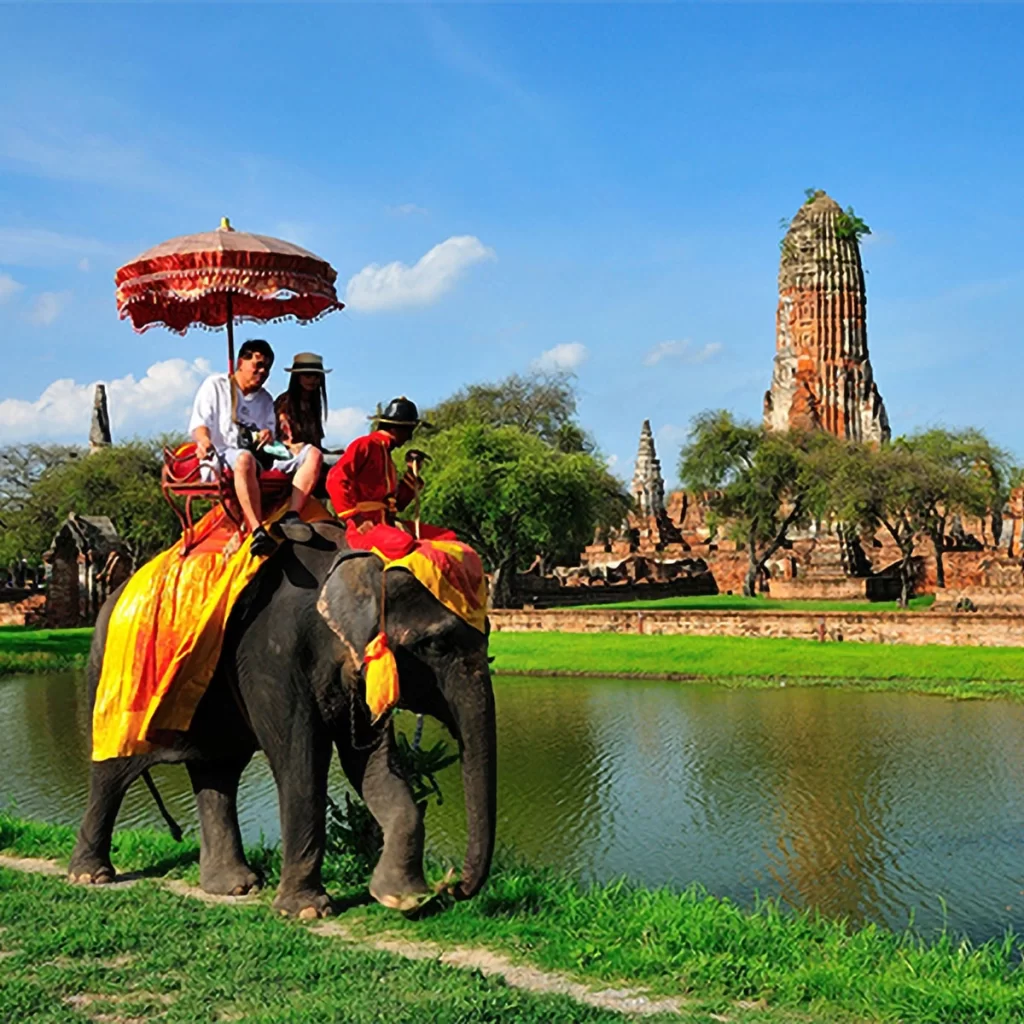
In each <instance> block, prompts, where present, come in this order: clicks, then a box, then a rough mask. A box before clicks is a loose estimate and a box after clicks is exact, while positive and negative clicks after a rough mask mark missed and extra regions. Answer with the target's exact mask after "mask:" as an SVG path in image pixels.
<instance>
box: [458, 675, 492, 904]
mask: <svg viewBox="0 0 1024 1024" xmlns="http://www.w3.org/2000/svg"><path fill="white" fill-rule="evenodd" d="M456 692H457V694H458V696H457V697H456V698H455V699H454V700H453V701H452V702H451V708H452V711H453V712H454V713H455V720H456V724H457V726H458V730H459V736H460V739H461V742H462V782H463V789H464V790H465V795H466V835H467V839H466V859H465V861H464V863H463V866H462V880H461V881H460V882H459V884H458V886H457V887H456V889H455V896H456V898H457V899H469V898H470V897H471V896H475V895H476V894H477V892H479V891H480V887H481V886H482V885H483V884H484V882H486V881H487V874H488V872H489V871H490V868H491V857H492V856H493V855H494V832H495V821H496V817H497V788H498V771H497V740H496V733H495V727H494V691H493V690H492V688H491V676H490V672H489V671H488V670H487V668H486V666H485V667H484V668H483V669H482V670H480V671H477V672H474V673H473V675H472V677H471V679H470V685H469V686H460V687H458V689H457V691H456Z"/></svg>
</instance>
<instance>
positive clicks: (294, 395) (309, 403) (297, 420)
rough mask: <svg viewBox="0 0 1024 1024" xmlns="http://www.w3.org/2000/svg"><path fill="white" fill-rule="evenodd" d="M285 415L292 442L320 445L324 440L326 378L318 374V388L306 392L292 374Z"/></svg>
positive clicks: (297, 377)
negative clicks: (289, 426)
mask: <svg viewBox="0 0 1024 1024" xmlns="http://www.w3.org/2000/svg"><path fill="white" fill-rule="evenodd" d="M285 394H287V396H288V403H287V414H288V419H289V420H290V422H291V428H292V440H293V441H302V442H305V443H306V444H317V445H318V444H320V442H321V441H322V440H323V439H324V420H325V419H326V418H327V377H326V375H325V374H320V387H319V388H317V389H316V391H307V390H306V389H305V388H304V387H303V386H302V381H300V380H299V375H298V374H297V373H293V374H292V375H291V380H290V381H288V390H287V392H285Z"/></svg>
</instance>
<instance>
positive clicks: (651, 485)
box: [629, 420, 665, 516]
mask: <svg viewBox="0 0 1024 1024" xmlns="http://www.w3.org/2000/svg"><path fill="white" fill-rule="evenodd" d="M629 491H630V494H631V495H632V496H633V500H634V501H635V502H636V507H637V509H638V510H639V512H640V514H641V515H644V516H656V515H657V514H658V513H659V512H664V511H665V480H664V478H663V477H662V475H661V462H659V461H658V456H657V453H656V452H655V450H654V435H653V434H652V433H651V421H650V420H644V425H643V427H642V428H641V429H640V447H639V448H638V449H637V453H636V470H635V471H634V473H633V483H632V486H631V487H630V489H629Z"/></svg>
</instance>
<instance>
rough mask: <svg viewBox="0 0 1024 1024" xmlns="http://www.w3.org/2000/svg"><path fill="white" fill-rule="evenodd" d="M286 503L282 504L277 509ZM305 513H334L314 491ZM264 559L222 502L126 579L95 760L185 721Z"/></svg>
mask: <svg viewBox="0 0 1024 1024" xmlns="http://www.w3.org/2000/svg"><path fill="white" fill-rule="evenodd" d="M285 508H287V504H285V505H284V506H282V508H281V509H280V510H279V511H278V513H277V514H276V515H275V516H272V517H271V519H275V518H277V516H279V515H280V514H282V513H283V512H284V510H285ZM302 517H303V519H305V520H306V521H307V522H315V521H319V520H325V519H330V518H331V516H330V515H329V513H328V512H327V511H326V509H324V507H323V506H322V505H321V504H320V503H319V502H317V501H315V500H312V499H311V500H310V501H309V502H307V504H306V508H305V509H304V510H303V513H302ZM263 561H264V560H263V559H262V558H258V557H256V556H254V555H252V554H250V553H249V538H248V537H246V539H245V540H244V541H242V542H241V544H240V545H239V542H238V533H237V530H236V527H235V524H234V523H233V522H232V521H231V520H230V519H229V518H228V517H227V515H226V514H225V512H224V509H223V508H222V507H221V506H217V507H215V508H214V509H212V510H211V511H210V512H208V513H207V514H206V515H205V516H204V517H203V518H202V519H201V520H200V521H199V522H198V523H196V524H195V528H194V532H193V536H192V539H191V543H190V544H189V545H186V544H185V540H184V538H183V539H182V540H181V541H179V542H178V543H177V544H175V545H174V546H173V547H171V548H169V549H168V550H166V551H164V552H162V553H161V554H159V555H157V556H156V557H155V558H153V559H152V560H151V561H149V562H147V563H146V564H145V565H144V566H142V568H141V569H139V570H138V572H136V573H135V575H134V576H132V577H131V579H130V580H129V581H128V583H127V585H126V586H125V588H124V590H123V591H122V592H121V596H120V597H119V598H118V599H117V604H116V605H115V606H114V609H113V611H112V613H111V616H110V623H109V625H108V627H107V642H106V647H105V649H104V654H103V669H102V672H101V673H100V681H99V686H98V688H97V691H96V704H95V706H94V708H93V717H92V759H93V760H94V761H105V760H107V759H108V758H112V757H128V756H131V755H133V754H142V753H146V752H148V751H150V750H152V749H153V748H154V747H158V746H164V745H167V744H168V743H170V742H173V739H174V737H175V735H176V734H179V733H181V732H184V731H185V730H186V729H188V727H189V724H190V723H191V721H192V715H193V714H194V712H195V709H196V707H197V706H198V704H199V700H200V698H201V697H202V696H203V694H204V693H205V692H206V687H207V686H208V685H209V682H210V679H211V678H212V677H213V672H214V669H215V668H216V666H217V660H218V659H219V657H220V651H221V645H222V643H223V639H224V627H225V626H226V624H227V621H228V616H229V615H230V614H231V609H232V608H233V607H234V605H235V602H236V601H237V599H238V597H239V595H240V594H241V593H242V591H243V590H244V589H245V587H246V585H247V584H248V583H249V581H250V580H252V578H253V577H254V576H255V575H256V572H257V571H258V569H259V568H260V566H261V565H262V564H263Z"/></svg>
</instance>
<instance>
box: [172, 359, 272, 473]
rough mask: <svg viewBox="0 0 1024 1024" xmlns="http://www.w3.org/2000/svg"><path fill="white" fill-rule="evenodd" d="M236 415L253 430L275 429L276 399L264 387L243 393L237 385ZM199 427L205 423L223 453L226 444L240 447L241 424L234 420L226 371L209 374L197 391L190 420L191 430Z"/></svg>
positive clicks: (215, 448) (190, 431) (229, 446)
mask: <svg viewBox="0 0 1024 1024" xmlns="http://www.w3.org/2000/svg"><path fill="white" fill-rule="evenodd" d="M235 396H236V398H235V401H236V407H235V418H236V419H237V421H238V423H244V424H245V425H246V426H247V427H249V428H251V429H252V431H253V432H254V433H259V431H261V430H269V431H271V433H273V432H274V426H275V417H274V400H273V399H272V398H271V397H270V392H269V391H267V390H266V389H265V388H259V389H258V390H257V391H253V392H251V393H250V394H248V395H243V394H242V390H241V388H238V387H236V388H235ZM196 427H206V428H207V429H208V430H209V431H210V440H211V441H212V442H213V447H214V450H215V451H216V452H217V453H218V454H222V453H223V452H224V450H225V449H227V448H237V447H238V425H237V424H236V423H234V422H232V420H231V385H230V384H229V382H228V375H227V374H226V373H215V374H214V375H213V376H212V377H207V378H206V380H204V381H203V383H202V384H200V385H199V390H198V391H197V392H196V400H195V402H194V403H193V405H192V419H190V420H189V423H188V432H189V433H190V434H191V433H192V431H193V430H195V429H196Z"/></svg>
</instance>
